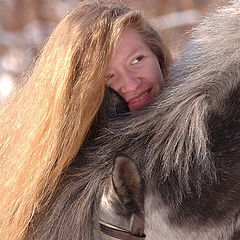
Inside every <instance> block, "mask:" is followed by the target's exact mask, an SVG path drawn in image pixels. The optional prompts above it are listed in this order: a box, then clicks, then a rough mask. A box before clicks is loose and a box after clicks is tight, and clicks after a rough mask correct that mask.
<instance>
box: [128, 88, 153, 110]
mask: <svg viewBox="0 0 240 240" xmlns="http://www.w3.org/2000/svg"><path fill="white" fill-rule="evenodd" d="M151 100H152V96H151V89H148V90H147V91H144V92H143V93H142V94H141V95H140V96H138V97H136V98H133V99H131V100H130V101H129V102H128V107H129V110H130V111H132V112H136V111H139V110H141V109H143V108H144V107H146V106H147V105H149V104H150V102H151Z"/></svg>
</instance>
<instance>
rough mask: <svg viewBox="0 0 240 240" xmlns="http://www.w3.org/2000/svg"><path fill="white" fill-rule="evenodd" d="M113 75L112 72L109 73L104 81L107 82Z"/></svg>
mask: <svg viewBox="0 0 240 240" xmlns="http://www.w3.org/2000/svg"><path fill="white" fill-rule="evenodd" d="M113 77H114V74H110V75H108V76H107V77H106V82H108V81H109V80H111V79H112V78H113Z"/></svg>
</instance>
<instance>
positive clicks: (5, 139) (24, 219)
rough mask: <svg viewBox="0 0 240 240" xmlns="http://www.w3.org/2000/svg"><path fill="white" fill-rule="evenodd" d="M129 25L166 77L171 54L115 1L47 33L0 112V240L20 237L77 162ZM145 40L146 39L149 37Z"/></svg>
mask: <svg viewBox="0 0 240 240" xmlns="http://www.w3.org/2000/svg"><path fill="white" fill-rule="evenodd" d="M126 26H130V27H133V28H135V29H136V30H138V31H139V33H140V34H142V36H143V39H145V41H146V43H147V44H148V45H149V47H150V48H151V49H152V50H153V51H154V52H155V53H156V55H157V56H158V58H159V62H160V64H161V67H162V69H163V72H164V73H167V71H166V69H167V67H168V64H169V62H170V61H169V59H170V57H169V53H168V51H167V49H165V47H164V45H163V44H162V42H161V39H160V38H159V37H158V35H157V33H156V32H155V31H154V30H153V29H152V28H151V27H150V26H149V25H148V24H147V23H146V22H145V20H144V19H143V18H142V16H141V15H140V14H139V13H138V12H136V11H133V10H130V9H129V8H128V7H127V6H126V5H124V4H122V3H120V2H114V1H83V2H81V3H79V4H78V5H77V6H76V7H75V8H74V9H72V10H70V11H69V12H68V13H67V14H66V15H65V16H64V17H63V19H62V20H61V21H60V23H59V24H58V25H57V27H56V28H55V30H54V31H53V32H52V34H51V36H50V37H49V39H48V41H47V42H46V44H45V46H44V47H43V49H42V51H41V53H40V54H39V57H38V58H37V60H36V63H35V65H34V67H33V68H32V70H31V71H29V73H28V74H27V75H26V76H25V78H24V79H23V82H24V84H22V86H21V87H19V88H18V89H17V90H16V91H15V93H14V94H13V95H12V97H11V99H9V101H8V102H7V103H5V104H4V105H2V106H1V109H0V128H1V137H0V138H1V147H0V156H1V160H0V171H1V172H0V187H1V188H0V189H1V190H0V199H1V200H0V238H1V239H2V240H4V239H7V240H9V239H14V240H20V239H25V238H26V232H27V228H28V225H29V222H30V221H31V219H32V216H33V215H34V213H35V212H36V211H40V206H41V204H40V203H41V202H42V201H43V199H45V201H44V202H47V201H46V199H48V198H49V196H50V195H51V193H52V192H53V191H54V189H55V187H56V185H57V183H58V181H59V177H60V176H61V174H62V172H63V170H64V169H66V168H67V166H69V164H70V163H71V161H72V160H73V159H74V157H75V156H76V154H77V152H78V150H79V148H80V147H81V145H82V143H83V142H84V139H85V137H86V135H87V133H88V132H89V129H90V128H91V126H92V124H93V120H94V118H95V116H96V114H97V113H98V110H99V108H100V105H101V103H102V100H103V97H104V91H105V76H106V71H107V67H108V62H109V59H110V57H111V55H112V51H113V49H114V46H115V44H116V40H117V39H118V37H119V35H120V33H121V31H122V30H123V28H124V27H126ZM149 34H150V35H149Z"/></svg>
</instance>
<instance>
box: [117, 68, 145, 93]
mask: <svg viewBox="0 0 240 240" xmlns="http://www.w3.org/2000/svg"><path fill="white" fill-rule="evenodd" d="M140 85H141V79H140V78H138V77H136V76H134V74H132V73H130V72H129V73H124V75H122V77H121V92H122V93H128V92H134V91H136V90H138V88H139V87H140Z"/></svg>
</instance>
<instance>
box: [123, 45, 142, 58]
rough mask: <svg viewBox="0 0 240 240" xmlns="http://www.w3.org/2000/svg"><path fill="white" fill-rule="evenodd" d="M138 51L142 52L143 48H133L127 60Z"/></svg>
mask: <svg viewBox="0 0 240 240" xmlns="http://www.w3.org/2000/svg"><path fill="white" fill-rule="evenodd" d="M140 50H144V48H143V47H138V48H135V49H134V50H133V51H131V52H130V54H128V56H127V58H130V57H131V56H132V55H134V54H136V53H137V52H138V51H140Z"/></svg>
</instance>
